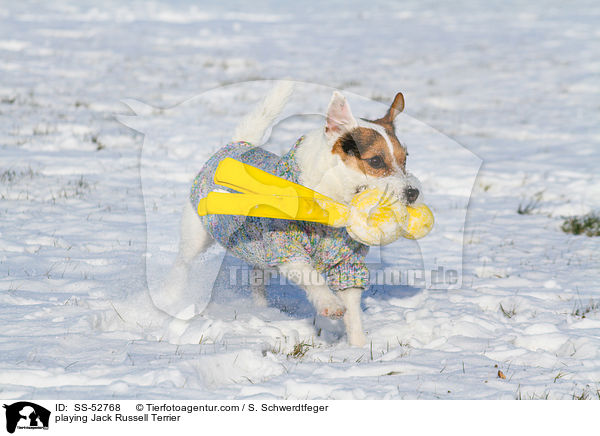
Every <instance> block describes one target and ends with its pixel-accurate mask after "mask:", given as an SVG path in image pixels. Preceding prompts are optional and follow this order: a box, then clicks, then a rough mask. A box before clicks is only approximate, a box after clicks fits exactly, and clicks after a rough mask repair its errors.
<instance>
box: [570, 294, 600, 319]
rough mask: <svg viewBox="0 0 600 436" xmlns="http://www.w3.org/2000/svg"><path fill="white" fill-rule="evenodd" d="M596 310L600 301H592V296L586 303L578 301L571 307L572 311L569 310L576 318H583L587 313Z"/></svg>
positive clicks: (598, 308) (599, 308) (599, 306)
mask: <svg viewBox="0 0 600 436" xmlns="http://www.w3.org/2000/svg"><path fill="white" fill-rule="evenodd" d="M598 310H600V302H598V301H594V300H593V299H592V298H590V301H589V303H588V304H583V303H581V302H579V303H578V304H577V306H576V307H575V308H574V309H573V312H571V315H573V316H576V317H578V318H585V317H586V315H588V314H589V313H593V312H597V311H598Z"/></svg>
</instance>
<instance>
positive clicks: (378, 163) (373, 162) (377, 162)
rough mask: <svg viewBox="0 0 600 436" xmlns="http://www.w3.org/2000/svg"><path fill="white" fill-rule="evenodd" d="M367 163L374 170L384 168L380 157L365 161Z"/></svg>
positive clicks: (383, 162)
mask: <svg viewBox="0 0 600 436" xmlns="http://www.w3.org/2000/svg"><path fill="white" fill-rule="evenodd" d="M367 163H368V164H369V165H371V166H372V167H373V168H375V169H380V168H383V167H385V161H384V160H383V158H382V157H381V156H375V157H372V158H370V159H367Z"/></svg>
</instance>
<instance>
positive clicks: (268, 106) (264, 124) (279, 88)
mask: <svg viewBox="0 0 600 436" xmlns="http://www.w3.org/2000/svg"><path fill="white" fill-rule="evenodd" d="M293 91H294V82H292V81H288V80H282V81H280V82H278V83H277V84H276V85H275V86H274V87H273V88H272V89H271V90H270V91H269V93H268V94H267V96H266V97H265V99H264V100H263V101H262V102H261V103H260V104H258V105H257V106H256V107H255V108H254V110H253V111H252V112H250V113H249V114H248V115H246V116H245V117H244V119H243V120H242V122H241V123H240V124H239V125H238V126H237V127H236V129H235V133H234V134H233V138H232V140H233V142H237V141H248V142H250V143H251V144H254V145H261V140H262V138H263V136H264V135H265V132H266V131H267V129H268V128H269V126H271V124H273V121H275V118H277V116H278V115H279V114H280V113H281V111H282V110H283V108H284V107H285V105H286V103H287V101H288V100H289V98H290V96H291V95H292V92H293Z"/></svg>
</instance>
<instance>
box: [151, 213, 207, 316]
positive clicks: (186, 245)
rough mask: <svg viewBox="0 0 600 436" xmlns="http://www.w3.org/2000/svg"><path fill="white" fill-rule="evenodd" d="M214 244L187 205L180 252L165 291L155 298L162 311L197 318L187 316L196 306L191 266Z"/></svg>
mask: <svg viewBox="0 0 600 436" xmlns="http://www.w3.org/2000/svg"><path fill="white" fill-rule="evenodd" d="M213 242H214V240H213V239H212V238H211V236H210V235H209V234H208V232H207V231H206V229H205V228H204V225H203V224H202V222H201V221H200V217H199V216H198V214H197V213H196V211H195V210H194V208H193V206H192V204H191V203H190V202H189V201H188V202H186V204H185V206H184V208H183V214H182V217H181V230H180V241H179V253H178V254H177V258H176V259H175V262H174V263H173V266H172V267H171V270H170V271H169V274H168V275H167V279H166V280H165V282H164V286H163V288H162V290H161V292H160V293H159V294H158V295H156V296H153V300H154V302H155V304H156V305H157V306H158V308H160V309H162V310H164V311H165V312H167V313H169V314H170V315H174V316H178V317H182V318H188V317H191V316H193V314H192V313H191V312H190V313H189V314H188V315H189V316H188V315H186V313H187V312H188V311H189V310H186V309H189V307H188V306H190V303H192V301H190V295H187V294H189V293H190V291H189V283H188V278H189V272H190V265H191V263H192V261H193V260H194V259H195V258H196V256H198V254H200V253H202V252H204V251H206V249H208V247H210V246H211V245H212V243H213ZM192 298H193V297H192ZM190 310H192V309H190Z"/></svg>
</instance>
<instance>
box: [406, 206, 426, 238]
mask: <svg viewBox="0 0 600 436" xmlns="http://www.w3.org/2000/svg"><path fill="white" fill-rule="evenodd" d="M406 209H407V210H408V215H409V218H408V227H407V228H406V233H405V234H403V235H402V236H404V237H405V238H408V239H421V238H422V237H424V236H427V234H428V233H429V232H430V231H431V229H432V228H433V223H434V219H433V213H432V212H431V210H430V209H429V208H428V207H427V206H425V205H424V204H419V205H416V206H408V207H407V208H406Z"/></svg>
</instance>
